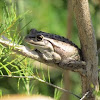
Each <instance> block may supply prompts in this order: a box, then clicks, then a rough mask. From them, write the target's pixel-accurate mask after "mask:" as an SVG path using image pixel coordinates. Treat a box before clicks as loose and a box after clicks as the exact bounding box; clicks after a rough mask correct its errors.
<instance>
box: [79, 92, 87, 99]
mask: <svg viewBox="0 0 100 100" xmlns="http://www.w3.org/2000/svg"><path fill="white" fill-rule="evenodd" d="M88 94H89V91H88V92H86V93H85V94H84V95H83V96H82V98H81V99H80V100H84V99H85V98H86V96H87V95H88Z"/></svg>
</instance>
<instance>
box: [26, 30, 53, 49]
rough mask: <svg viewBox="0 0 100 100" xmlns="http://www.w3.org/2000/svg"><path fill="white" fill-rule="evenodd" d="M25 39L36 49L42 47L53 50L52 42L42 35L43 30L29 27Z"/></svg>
mask: <svg viewBox="0 0 100 100" xmlns="http://www.w3.org/2000/svg"><path fill="white" fill-rule="evenodd" d="M25 41H26V42H27V43H29V44H31V45H33V46H34V47H35V48H36V49H44V50H50V51H53V46H52V43H51V42H50V41H49V40H48V38H47V37H45V36H44V34H43V32H41V31H37V30H35V29H31V30H30V33H29V34H28V35H27V36H26V37H25Z"/></svg>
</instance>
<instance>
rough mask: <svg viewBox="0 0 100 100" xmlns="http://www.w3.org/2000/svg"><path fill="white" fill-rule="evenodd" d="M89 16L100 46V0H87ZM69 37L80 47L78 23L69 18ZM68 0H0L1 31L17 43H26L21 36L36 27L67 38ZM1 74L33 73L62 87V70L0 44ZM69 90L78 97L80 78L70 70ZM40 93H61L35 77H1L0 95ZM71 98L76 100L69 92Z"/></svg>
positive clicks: (58, 97) (59, 96)
mask: <svg viewBox="0 0 100 100" xmlns="http://www.w3.org/2000/svg"><path fill="white" fill-rule="evenodd" d="M89 6H90V13H91V19H92V22H93V26H94V29H95V33H96V37H97V44H98V48H100V28H99V27H100V1H99V0H89ZM72 20H73V21H72V22H73V23H72V24H73V25H72V26H73V28H72V34H71V40H72V41H73V42H74V43H75V44H77V45H78V46H79V47H80V43H79V38H78V30H77V25H76V22H75V19H74V15H73V18H72ZM67 21H68V0H0V34H1V35H5V36H7V37H8V38H9V39H11V40H13V41H14V42H16V43H18V44H24V45H27V44H26V43H25V42H24V40H23V39H24V37H25V36H26V34H28V32H29V30H30V29H32V28H36V29H37V30H41V31H45V32H48V33H52V34H58V35H61V36H64V37H66V36H67V32H68V22H67ZM0 74H4V75H5V74H8V75H13V76H14V75H19V76H29V75H33V74H34V75H36V76H38V77H40V78H42V79H44V80H45V81H49V82H51V83H52V84H55V85H57V86H60V87H64V86H63V71H62V70H60V69H53V68H52V67H50V68H49V67H48V66H45V65H42V64H40V63H38V62H36V61H34V60H31V59H29V58H26V57H23V56H21V55H19V54H16V53H13V52H12V51H11V49H10V48H5V47H3V46H2V45H0ZM70 81H71V90H70V91H72V92H73V93H76V94H78V95H80V96H81V81H80V77H79V75H78V74H77V73H74V72H71V73H70ZM6 94H27V95H32V94H43V95H47V96H51V97H55V99H57V100H59V99H60V98H61V95H62V94H63V93H62V92H60V91H59V90H58V91H57V90H55V88H54V87H51V86H48V85H46V84H44V83H41V82H38V81H37V80H30V79H28V78H26V79H20V78H19V79H15V78H3V77H0V95H1V96H2V95H6ZM70 100H77V98H76V97H74V96H72V95H70Z"/></svg>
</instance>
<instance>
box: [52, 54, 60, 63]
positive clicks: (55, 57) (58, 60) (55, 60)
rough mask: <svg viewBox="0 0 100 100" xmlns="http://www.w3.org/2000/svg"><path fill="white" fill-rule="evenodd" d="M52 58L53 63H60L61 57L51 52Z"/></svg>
mask: <svg viewBox="0 0 100 100" xmlns="http://www.w3.org/2000/svg"><path fill="white" fill-rule="evenodd" d="M52 57H53V60H54V62H55V63H59V62H61V56H60V55H59V54H57V53H56V52H52Z"/></svg>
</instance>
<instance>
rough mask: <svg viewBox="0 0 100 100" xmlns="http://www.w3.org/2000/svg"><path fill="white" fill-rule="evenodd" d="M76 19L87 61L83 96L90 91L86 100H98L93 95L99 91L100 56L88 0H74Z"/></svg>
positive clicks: (83, 78)
mask: <svg viewBox="0 0 100 100" xmlns="http://www.w3.org/2000/svg"><path fill="white" fill-rule="evenodd" d="M72 3H73V10H74V14H75V17H76V22H77V27H78V31H79V38H80V42H81V47H82V52H83V57H84V60H85V61H86V63H87V65H86V71H87V73H86V76H81V78H82V94H83V95H84V94H85V93H86V92H87V91H89V93H90V95H88V97H87V98H86V99H85V100H96V98H95V96H94V95H93V94H92V92H93V91H98V90H99V85H98V68H97V67H98V56H97V54H96V53H97V45H96V38H95V34H94V33H95V32H94V29H93V26H92V23H91V18H90V11H89V4H88V0H72Z"/></svg>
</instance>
